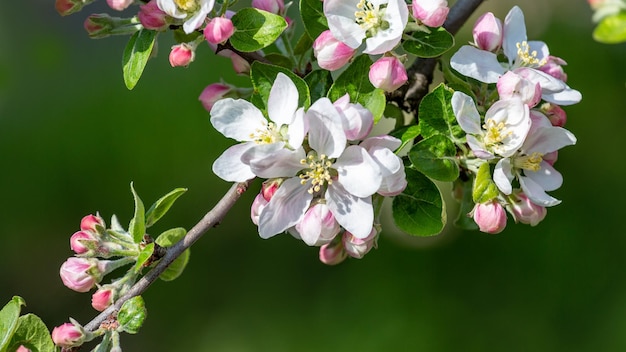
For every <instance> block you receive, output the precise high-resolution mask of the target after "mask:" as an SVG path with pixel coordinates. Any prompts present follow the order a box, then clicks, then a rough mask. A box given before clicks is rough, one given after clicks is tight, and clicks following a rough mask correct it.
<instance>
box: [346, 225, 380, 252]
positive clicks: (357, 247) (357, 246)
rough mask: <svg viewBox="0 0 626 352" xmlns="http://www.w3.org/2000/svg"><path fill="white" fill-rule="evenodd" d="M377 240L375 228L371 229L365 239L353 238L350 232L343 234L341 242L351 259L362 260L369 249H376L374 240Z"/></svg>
mask: <svg viewBox="0 0 626 352" xmlns="http://www.w3.org/2000/svg"><path fill="white" fill-rule="evenodd" d="M377 239H378V231H377V230H376V228H372V231H371V232H370V234H369V235H368V236H367V237H365V238H358V237H355V236H354V235H353V234H351V233H350V232H348V231H346V232H344V233H343V236H342V238H341V241H342V243H343V248H344V250H345V251H346V253H347V254H348V255H349V256H351V257H352V258H357V259H361V258H363V257H364V256H365V255H366V254H367V253H368V252H369V251H370V249H372V248H374V247H376V240H377Z"/></svg>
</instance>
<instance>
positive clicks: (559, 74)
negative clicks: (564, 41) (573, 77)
mask: <svg viewBox="0 0 626 352" xmlns="http://www.w3.org/2000/svg"><path fill="white" fill-rule="evenodd" d="M565 65H567V62H565V60H563V59H561V58H560V57H556V56H552V55H550V56H548V58H547V62H546V63H545V64H544V65H543V66H541V67H539V71H543V72H545V73H547V74H549V75H550V76H552V77H554V78H556V79H560V80H561V81H563V82H567V74H566V73H565V71H563V66H565Z"/></svg>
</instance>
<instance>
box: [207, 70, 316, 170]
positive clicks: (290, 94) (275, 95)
mask: <svg viewBox="0 0 626 352" xmlns="http://www.w3.org/2000/svg"><path fill="white" fill-rule="evenodd" d="M267 114H268V116H269V120H270V121H268V120H267V119H266V118H265V117H264V116H263V113H262V112H261V110H259V109H258V108H257V107H256V106H254V105H252V104H251V103H249V102H248V101H246V100H242V99H237V100H235V99H231V98H226V99H221V100H218V101H217V102H216V103H215V104H214V105H213V108H212V109H211V124H213V127H215V129H216V130H218V131H219V132H221V133H222V134H223V135H224V136H226V137H229V138H232V139H235V140H237V141H240V142H243V143H240V144H236V145H234V146H232V147H230V148H228V149H227V150H226V151H225V152H224V153H223V154H222V155H221V156H220V157H219V158H218V159H217V160H215V163H213V172H214V173H215V174H216V175H217V176H219V177H220V178H222V179H224V180H226V181H231V182H243V181H246V180H249V179H251V178H253V177H255V176H259V177H268V176H266V175H265V174H264V173H262V169H260V168H258V167H257V169H256V170H257V171H259V172H255V170H253V168H252V167H251V166H250V161H251V160H252V159H254V160H259V162H261V161H265V162H270V163H273V164H274V167H276V168H279V167H283V168H286V169H287V172H291V171H290V170H293V168H294V167H295V168H297V169H298V168H299V167H300V164H299V160H300V159H302V157H303V155H304V151H303V150H302V148H301V146H302V141H303V139H304V120H303V117H304V110H303V109H302V108H300V109H298V90H297V88H296V86H295V84H294V83H293V82H292V81H291V80H290V79H289V78H288V77H287V76H286V75H284V74H282V73H279V74H278V76H276V80H275V81H274V84H273V85H272V89H271V90H270V94H269V99H268V102H267ZM246 152H248V154H247V157H246V158H245V159H243V158H242V156H243V155H244V153H246ZM297 169H296V170H297ZM270 177H271V176H270Z"/></svg>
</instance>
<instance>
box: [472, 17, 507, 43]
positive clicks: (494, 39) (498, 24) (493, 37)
mask: <svg viewBox="0 0 626 352" xmlns="http://www.w3.org/2000/svg"><path fill="white" fill-rule="evenodd" d="M472 35H473V36H474V44H475V45H476V47H478V48H479V49H481V50H485V51H491V52H496V51H497V50H498V49H500V47H501V46H502V21H500V19H499V18H497V17H496V16H494V14H493V13H491V12H487V13H485V14H484V15H482V16H480V17H479V18H478V19H477V20H476V23H475V24H474V28H473V30H472Z"/></svg>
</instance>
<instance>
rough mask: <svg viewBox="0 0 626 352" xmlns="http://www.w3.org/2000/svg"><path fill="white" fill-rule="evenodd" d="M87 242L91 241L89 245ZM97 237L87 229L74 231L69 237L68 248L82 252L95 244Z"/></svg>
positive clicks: (77, 252)
mask: <svg viewBox="0 0 626 352" xmlns="http://www.w3.org/2000/svg"><path fill="white" fill-rule="evenodd" d="M88 243H91V244H92V246H90V245H89V244H88ZM97 243H98V239H97V238H96V237H95V236H94V234H93V233H92V232H89V231H78V232H75V233H74V234H73V235H72V236H71V237H70V248H71V249H72V250H73V251H74V253H76V254H84V253H87V252H88V251H89V248H90V247H95V246H97Z"/></svg>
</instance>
